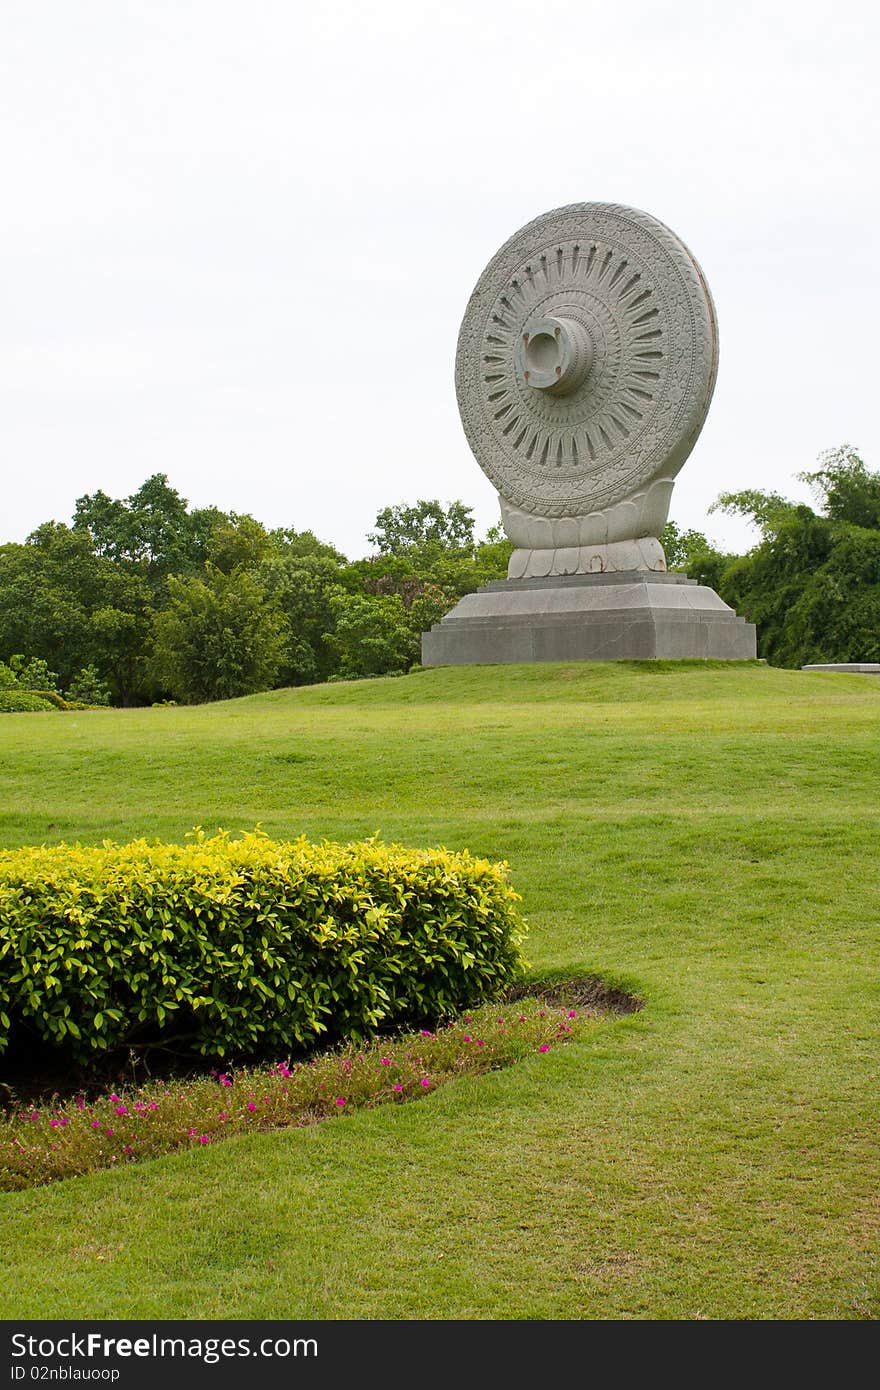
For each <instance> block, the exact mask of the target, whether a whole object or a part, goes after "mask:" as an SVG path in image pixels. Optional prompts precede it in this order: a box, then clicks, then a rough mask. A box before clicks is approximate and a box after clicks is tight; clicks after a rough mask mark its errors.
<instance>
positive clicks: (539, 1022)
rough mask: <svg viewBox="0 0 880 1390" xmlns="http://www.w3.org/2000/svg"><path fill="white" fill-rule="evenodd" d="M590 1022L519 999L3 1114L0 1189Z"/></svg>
mask: <svg viewBox="0 0 880 1390" xmlns="http://www.w3.org/2000/svg"><path fill="white" fill-rule="evenodd" d="M589 1019H590V1015H589V1014H588V1013H586V1012H585V1011H584V1010H583V1009H577V1008H571V1007H568V1006H567V1005H560V1004H551V1003H549V1002H548V1001H546V1000H543V999H540V998H528V997H526V998H523V999H520V1000H518V1001H517V1002H516V1003H515V1004H498V1003H495V1004H490V1005H486V1006H484V1007H483V1008H481V1009H477V1010H475V1011H473V1012H471V1013H467V1014H465V1015H463V1017H462V1018H461V1019H460V1020H458V1021H456V1022H454V1023H449V1024H447V1025H445V1026H443V1027H439V1028H438V1029H437V1030H436V1031H431V1030H429V1029H422V1030H420V1031H419V1032H418V1033H413V1034H408V1035H401V1036H399V1037H390V1038H379V1039H377V1040H376V1041H375V1042H373V1043H371V1044H369V1045H364V1046H362V1047H360V1048H357V1047H354V1046H351V1045H350V1046H348V1047H346V1048H344V1049H341V1050H340V1049H337V1050H334V1051H330V1052H325V1053H323V1054H321V1055H319V1056H317V1057H313V1058H310V1059H308V1060H303V1061H294V1062H290V1061H287V1062H276V1063H275V1064H274V1066H270V1067H260V1068H248V1069H242V1070H234V1069H230V1070H229V1071H218V1070H217V1069H216V1068H215V1069H212V1070H211V1072H210V1074H209V1075H204V1076H202V1077H199V1078H196V1079H192V1078H187V1079H177V1080H167V1081H162V1082H159V1083H154V1084H152V1085H143V1086H138V1087H137V1088H130V1089H125V1088H120V1090H119V1091H109V1092H107V1093H106V1094H98V1095H96V1096H87V1095H86V1094H85V1093H84V1092H80V1093H78V1094H75V1095H73V1096H70V1097H68V1098H66V1099H62V1098H60V1097H58V1096H54V1097H52V1098H51V1099H50V1100H49V1101H48V1102H43V1103H41V1104H34V1103H29V1104H26V1105H24V1106H23V1108H19V1106H18V1105H12V1106H10V1107H9V1108H7V1109H6V1110H5V1112H0V1189H5V1190H18V1189H20V1188H24V1187H33V1186H36V1185H38V1184H40V1183H45V1182H51V1181H53V1180H57V1179H60V1178H70V1177H76V1176H78V1175H80V1174H83V1173H89V1172H92V1171H94V1170H95V1169H98V1168H112V1167H113V1166H114V1165H115V1164H119V1163H123V1164H124V1163H134V1162H139V1161H141V1160H143V1159H146V1158H153V1157H155V1156H156V1155H157V1154H162V1153H168V1152H170V1151H171V1150H174V1149H180V1148H190V1149H199V1148H201V1147H204V1146H205V1145H207V1144H214V1143H217V1142H218V1141H220V1140H223V1139H225V1138H228V1137H229V1136H231V1135H233V1134H248V1133H254V1132H257V1131H259V1130H272V1129H280V1128H283V1127H285V1126H289V1125H307V1124H316V1123H317V1122H318V1121H320V1120H326V1119H330V1118H338V1117H340V1116H342V1115H350V1114H351V1113H352V1112H354V1111H355V1110H357V1109H359V1108H360V1107H363V1106H375V1105H382V1104H387V1103H395V1104H401V1103H403V1102H406V1101H410V1100H417V1099H418V1098H419V1097H421V1096H424V1095H426V1094H427V1093H429V1092H431V1091H434V1090H436V1089H437V1087H438V1086H442V1085H444V1084H445V1083H446V1082H447V1081H452V1080H454V1079H455V1078H456V1077H461V1076H464V1075H482V1074H483V1073H485V1072H488V1071H494V1070H496V1069H498V1068H500V1067H507V1066H510V1065H512V1064H513V1063H514V1062H517V1061H519V1060H521V1059H522V1058H523V1057H526V1056H528V1055H529V1054H530V1053H537V1054H538V1055H539V1056H544V1055H545V1054H546V1053H548V1052H549V1051H550V1049H551V1047H553V1046H555V1045H557V1044H559V1043H560V1042H565V1041H567V1040H568V1039H569V1038H570V1037H572V1035H573V1034H574V1033H575V1030H576V1029H577V1030H582V1029H583V1027H584V1026H585V1024H587V1023H588V1021H589Z"/></svg>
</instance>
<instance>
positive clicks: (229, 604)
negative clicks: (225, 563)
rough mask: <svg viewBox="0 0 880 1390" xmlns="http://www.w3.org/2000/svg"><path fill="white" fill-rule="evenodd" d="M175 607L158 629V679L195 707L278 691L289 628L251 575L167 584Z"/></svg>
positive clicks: (210, 573) (211, 574) (218, 573)
mask: <svg viewBox="0 0 880 1390" xmlns="http://www.w3.org/2000/svg"><path fill="white" fill-rule="evenodd" d="M168 598H169V602H168V606H167V607H166V608H165V609H164V610H163V611H162V612H160V613H157V614H156V617H155V619H154V625H153V662H154V669H155V672H156V675H157V677H158V679H159V681H160V682H161V683H162V685H163V686H164V688H165V689H166V690H168V691H169V692H170V694H172V695H173V696H174V697H175V698H176V699H179V700H183V701H185V702H186V703H189V704H195V703H199V702H201V701H204V700H226V699H230V698H233V697H234V696H237V695H249V694H251V693H253V692H254V691H257V690H266V689H268V688H270V687H271V686H272V684H273V683H274V681H275V678H276V676H277V674H278V671H279V669H280V667H281V664H282V662H283V660H284V655H285V645H286V638H287V632H286V625H285V623H284V620H283V618H282V617H281V616H280V614H279V613H278V612H277V611H276V610H275V609H274V608H273V607H272V606H271V605H270V604H269V602H268V601H267V595H266V591H265V590H264V589H263V588H262V586H261V585H260V584H259V583H258V582H257V580H256V579H255V578H254V577H253V576H252V575H250V574H247V573H246V572H245V571H242V570H235V571H234V572H233V573H232V574H224V573H223V572H222V570H218V569H214V568H213V566H211V565H207V566H206V567H205V571H204V575H203V576H201V577H198V578H188V579H182V578H180V577H178V576H176V575H171V576H169V579H168Z"/></svg>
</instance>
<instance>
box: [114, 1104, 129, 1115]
mask: <svg viewBox="0 0 880 1390" xmlns="http://www.w3.org/2000/svg"><path fill="white" fill-rule="evenodd" d="M116 1113H117V1115H127V1114H128V1111H127V1110H126V1108H125V1106H124V1105H117V1106H116Z"/></svg>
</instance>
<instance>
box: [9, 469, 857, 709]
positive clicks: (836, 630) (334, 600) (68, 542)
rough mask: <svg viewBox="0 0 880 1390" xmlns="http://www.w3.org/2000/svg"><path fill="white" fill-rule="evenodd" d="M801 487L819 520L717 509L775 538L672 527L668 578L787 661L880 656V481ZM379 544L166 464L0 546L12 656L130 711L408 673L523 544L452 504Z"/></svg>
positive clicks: (429, 509) (783, 507)
mask: <svg viewBox="0 0 880 1390" xmlns="http://www.w3.org/2000/svg"><path fill="white" fill-rule="evenodd" d="M800 477H801V480H802V481H805V482H807V483H808V484H809V485H810V486H811V487H812V488H813V490H814V492H815V494H816V497H817V500H818V507H819V510H818V511H815V510H814V509H813V508H812V507H810V506H808V505H806V504H804V503H795V502H790V501H788V500H787V499H786V498H784V497H782V496H780V495H779V494H778V493H774V492H762V491H760V490H757V489H751V490H747V491H743V492H739V493H724V494H722V496H721V497H720V498H719V500H718V503H717V504H716V505H717V506H719V507H721V508H722V509H723V510H725V511H728V512H732V513H736V514H738V515H742V516H746V517H747V518H748V519H749V520H750V521H751V522H752V523H753V524H754V525H755V526H756V527H757V528H758V530H759V532H760V541H759V543H758V544H757V545H756V546H755V547H754V548H753V549H752V550H751V551H749V553H748V554H747V555H741V556H736V555H730V554H727V553H724V552H722V551H720V550H718V549H717V547H716V546H714V545H713V544H712V542H711V541H710V540H708V539H707V537H706V536H705V535H703V533H702V532H700V531H696V530H686V531H682V530H681V529H680V528H679V527H678V526H677V525H676V523H675V522H669V523H668V525H667V526H666V528H665V529H664V532H663V535H662V537H661V539H662V542H663V545H664V548H665V550H666V555H667V561H668V564H669V567H670V569H678V570H685V571H686V572H687V573H688V574H689V575H690V576H691V577H692V578H693V579H696V580H697V581H698V582H699V583H701V584H708V585H709V586H710V587H711V588H714V589H716V590H717V591H718V592H719V593H720V594H721V596H722V598H724V599H725V600H726V601H727V602H728V603H730V604H731V605H732V606H733V607H734V608H736V609H737V611H738V612H739V613H740V614H741V615H742V616H743V617H745V618H746V619H748V620H749V621H751V622H754V623H756V624H757V628H758V651H759V654H760V655H761V656H762V657H765V658H766V659H767V660H769V661H770V662H772V663H773V664H775V665H782V666H800V665H802V664H804V663H805V662H809V661H856V660H863V661H864V660H866V661H870V660H876V659H877V654H878V650H880V474H873V473H870V472H869V471H868V470H867V468H866V467H865V464H864V462H863V461H862V459H861V458H860V457H859V456H858V454H857V453H855V451H854V450H852V449H851V448H849V446H843V447H842V448H839V449H836V450H831V451H829V452H828V453H826V454H824V455H822V457H821V458H820V460H819V467H818V469H817V470H816V471H814V472H812V473H803V474H801V475H800ZM368 540H369V542H370V543H371V544H372V545H373V546H374V547H375V550H374V553H373V554H372V555H370V556H368V557H366V558H364V559H359V560H354V561H349V560H347V559H346V557H345V556H344V555H342V554H340V552H339V551H338V550H336V549H335V548H334V547H333V546H331V545H327V544H326V543H325V542H323V541H320V540H319V539H318V538H317V537H316V536H315V535H314V534H313V533H312V532H311V531H299V532H298V531H295V530H292V529H291V528H278V529H276V530H267V529H266V527H264V526H263V525H261V523H260V522H258V521H256V520H255V519H254V518H253V517H252V516H247V515H240V514H237V513H234V512H222V511H220V510H218V509H217V508H214V507H208V508H202V509H193V510H190V509H189V507H188V505H187V503H186V501H185V499H183V498H182V497H181V496H180V495H179V493H177V492H176V491H175V490H174V488H172V487H171V486H170V485H169V483H168V480H167V478H166V477H165V475H164V474H161V473H159V474H156V475H155V476H154V477H152V478H149V479H147V481H146V482H145V483H144V484H143V485H142V486H141V487H140V488H139V489H138V490H137V492H135V493H134V494H133V495H132V496H131V497H129V498H127V499H125V500H119V499H114V498H111V497H108V496H107V495H106V494H105V493H103V492H100V491H99V492H96V493H94V494H92V495H90V496H85V497H81V498H79V500H78V501H77V503H76V511H75V515H74V518H73V522H72V525H71V526H69V527H68V526H64V525H60V524H59V523H57V522H47V523H46V524H45V525H43V526H40V527H38V528H37V530H36V531H34V532H33V534H32V535H31V536H29V537H28V539H27V541H26V542H25V543H24V544H23V545H18V544H12V543H10V544H7V545H2V546H0V661H5V662H7V663H11V661H12V659H13V658H18V659H20V660H21V661H23V662H25V661H38V662H41V663H42V664H43V666H45V667H46V668H47V669H49V668H51V670H52V672H54V673H57V674H56V675H55V677H54V680H55V681H56V682H57V684H56V685H55V686H53V687H51V688H54V689H56V690H57V691H58V692H59V693H66V694H67V695H68V696H69V698H71V699H73V700H76V701H84V702H86V703H96V704H98V703H106V702H107V701H108V700H109V701H111V702H112V703H114V704H117V705H129V704H150V703H160V702H162V701H165V700H168V699H169V698H171V699H174V700H177V701H180V702H182V703H201V702H205V701H208V700H216V699H224V698H228V697H231V696H237V695H246V694H249V693H251V692H254V691H258V690H265V689H273V688H279V687H285V686H290V685H311V684H316V683H320V682H323V681H327V680H333V679H346V680H348V679H352V678H357V677H359V676H378V675H391V674H398V673H400V672H403V671H407V670H409V669H410V667H412V666H413V665H415V664H417V663H418V661H419V657H420V646H421V634H422V632H424V631H426V630H427V629H428V628H430V627H431V625H432V624H433V623H435V622H438V621H439V620H440V618H442V617H443V615H444V614H445V613H447V612H448V611H449V609H450V608H451V607H452V606H453V605H454V604H455V603H456V602H457V600H458V599H459V598H460V597H461V596H462V595H463V594H466V593H470V592H472V591H473V590H475V589H478V588H480V586H481V585H483V584H485V583H487V582H488V581H489V580H492V579H500V578H503V577H504V576H505V575H506V573H507V563H508V559H509V557H510V550H511V547H510V544H509V542H508V541H507V540H505V539H504V537H503V535H502V533H501V531H500V529H499V528H498V527H495V528H493V529H492V530H491V531H490V532H489V533H488V535H487V536H486V537H485V538H484V539H483V540H482V541H478V540H477V539H476V536H475V532H474V519H473V515H472V513H471V511H470V509H469V508H468V507H466V506H465V505H464V504H463V503H462V502H452V503H450V504H449V505H448V506H443V505H442V504H441V503H440V502H438V501H437V500H436V499H432V500H424V499H422V500H420V501H418V502H416V503H415V504H414V505H412V506H407V505H400V506H394V507H384V508H382V509H381V510H380V511H379V513H378V515H377V517H376V526H375V529H374V530H373V531H371V532H370V534H369V537H368ZM21 654H24V655H21ZM19 687H20V688H21V689H25V688H27V689H28V690H30V691H31V692H32V693H33V692H35V691H39V690H42V689H44V688H48V687H46V686H45V684H43V685H40V684H38V683H35V682H33V681H32V682H31V684H30V685H28V686H25V684H23V683H22V682H21V681H20V682H19ZM7 703H8V700H7ZM2 707H3V706H0V708H2Z"/></svg>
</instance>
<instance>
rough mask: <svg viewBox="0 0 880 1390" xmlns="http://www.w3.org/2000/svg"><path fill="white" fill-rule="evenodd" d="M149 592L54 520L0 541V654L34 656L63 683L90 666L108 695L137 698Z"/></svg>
mask: <svg viewBox="0 0 880 1390" xmlns="http://www.w3.org/2000/svg"><path fill="white" fill-rule="evenodd" d="M151 606H152V595H151V591H150V587H149V585H148V583H147V582H146V580H145V578H144V576H143V575H141V574H139V573H137V572H135V571H133V570H131V569H130V568H125V567H122V566H120V565H119V564H117V563H115V562H114V561H112V560H110V559H108V558H107V557H106V556H101V555H96V554H95V553H94V551H93V549H92V546H91V543H90V540H89V537H88V536H86V535H84V534H83V533H82V532H76V531H73V530H71V529H70V528H69V527H67V526H62V525H59V524H58V523H56V522H47V523H46V524H45V525H43V526H40V527H38V528H37V530H36V531H34V532H33V533H32V534H31V535H30V536H29V537H28V539H27V541H26V543H25V544H24V545H17V544H10V545H4V546H0V658H2V659H8V658H9V656H10V655H11V654H12V653H14V652H25V653H27V655H28V656H32V657H40V658H42V660H44V661H45V662H46V663H47V664H48V665H49V666H50V667H51V668H52V670H54V671H57V672H58V674H59V679H60V681H61V684H62V686H66V685H68V684H69V682H70V681H71V680H72V679H73V677H74V676H75V675H76V673H77V672H78V671H79V670H81V669H82V667H84V666H87V665H89V664H90V663H94V664H96V665H97V666H98V668H99V670H100V672H101V675H102V677H103V678H104V679H106V680H107V681H109V683H110V685H111V687H112V689H113V693H114V698H115V699H117V700H118V701H120V702H122V703H126V702H128V701H131V700H135V699H137V698H143V691H144V681H145V675H146V672H145V645H146V638H147V633H148V631H149V626H150V610H151Z"/></svg>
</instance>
